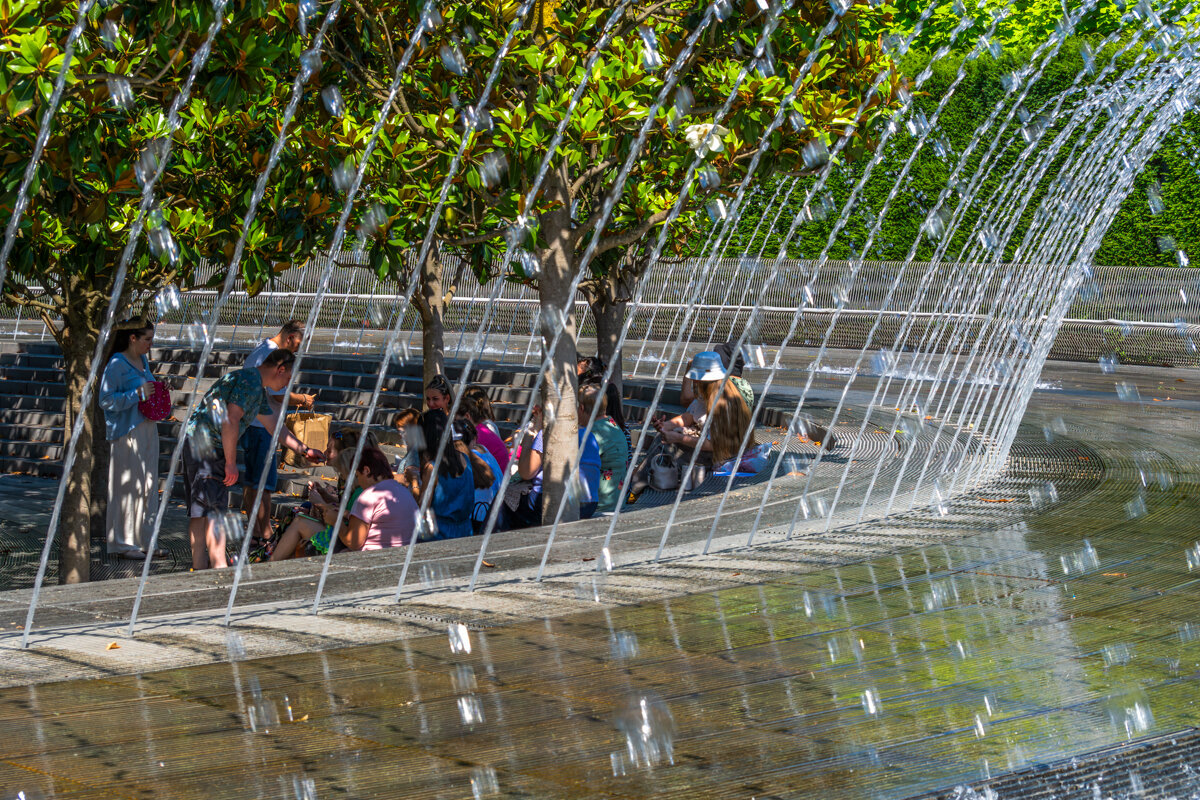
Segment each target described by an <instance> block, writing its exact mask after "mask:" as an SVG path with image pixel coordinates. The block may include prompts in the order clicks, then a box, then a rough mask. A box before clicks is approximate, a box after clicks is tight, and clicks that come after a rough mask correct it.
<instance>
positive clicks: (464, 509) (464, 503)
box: [433, 450, 475, 539]
mask: <svg viewBox="0 0 1200 800" xmlns="http://www.w3.org/2000/svg"><path fill="white" fill-rule="evenodd" d="M454 452H455V453H457V452H458V451H457V450H455V451H454ZM460 455H461V454H460ZM463 458H466V456H463ZM474 510H475V475H474V474H473V473H472V472H471V460H470V459H467V468H466V469H464V470H463V473H462V475H459V476H458V477H457V478H447V477H446V476H445V475H444V474H439V475H438V476H437V484H436V485H435V486H434V487H433V513H434V516H436V517H437V526H438V530H437V538H439V539H457V538H458V537H460V536H470V535H471V534H473V533H474V532H475V529H474V528H472V527H471V512H473V511H474Z"/></svg>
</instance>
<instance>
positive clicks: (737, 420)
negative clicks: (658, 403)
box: [625, 350, 756, 503]
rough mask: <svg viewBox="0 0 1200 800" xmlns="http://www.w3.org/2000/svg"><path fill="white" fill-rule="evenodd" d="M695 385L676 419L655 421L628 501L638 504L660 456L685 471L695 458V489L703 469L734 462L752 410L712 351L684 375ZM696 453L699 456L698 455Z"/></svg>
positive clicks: (749, 443) (692, 478)
mask: <svg viewBox="0 0 1200 800" xmlns="http://www.w3.org/2000/svg"><path fill="white" fill-rule="evenodd" d="M687 377H688V378H690V379H691V381H692V383H693V385H694V386H695V392H696V398H695V399H694V400H693V401H692V403H691V405H689V406H688V407H687V409H686V410H685V411H684V412H683V413H682V414H680V415H678V416H676V417H670V418H666V419H655V420H654V427H655V429H657V430H658V436H656V437H655V439H654V443H653V444H652V445H651V446H650V449H649V450H648V451H647V452H646V458H645V460H644V461H642V463H641V465H640V466H639V467H638V470H637V472H636V473H634V476H633V482H632V483H631V484H630V486H629V497H628V498H627V499H626V501H625V502H626V503H635V502H637V499H638V497H639V496H640V495H641V494H642V492H644V491H645V490H646V489H647V488H649V486H650V477H651V474H652V470H651V466H652V465H653V464H654V463H655V459H656V458H657V459H658V460H659V464H660V465H661V464H662V463H663V458H662V457H663V456H666V457H667V458H669V459H671V460H673V461H674V462H675V465H676V467H677V468H678V469H680V470H683V469H684V468H686V467H687V465H688V463H689V462H690V461H691V460H692V455H693V453H695V455H696V466H695V468H694V471H693V473H692V474H691V475H690V476H689V477H690V482H691V483H692V485H693V486H695V485H698V484H699V483H701V482H703V479H704V477H705V475H706V474H707V468H709V467H711V466H712V465H713V464H714V463H721V462H724V461H727V460H729V459H731V458H734V457H735V456H736V455H737V454H738V451H739V449H740V448H741V446H742V438H743V437H744V436H745V435H746V431H747V430H748V429H749V428H750V409H749V408H748V407H747V406H746V401H745V400H744V399H743V398H742V395H741V393H740V392H739V391H738V390H737V388H736V387H734V385H733V383H732V382H731V381H729V380H727V377H728V376H727V374H726V369H725V365H724V364H723V363H722V361H721V356H720V355H719V354H718V353H716V352H714V351H711V350H707V351H705V352H703V353H698V354H697V355H696V357H695V358H693V359H692V367H691V369H689V370H688V372H687ZM710 415H711V416H712V422H711V423H710V424H709V427H708V433H707V435H706V436H704V437H703V438H701V436H700V434H701V431H702V430H703V428H704V422H705V420H706V419H708V417H709V416H710ZM755 445H756V442H755V439H754V433H753V431H751V432H750V438H749V440H748V441H747V443H746V447H747V448H751V447H754V446H755ZM696 451H699V452H696Z"/></svg>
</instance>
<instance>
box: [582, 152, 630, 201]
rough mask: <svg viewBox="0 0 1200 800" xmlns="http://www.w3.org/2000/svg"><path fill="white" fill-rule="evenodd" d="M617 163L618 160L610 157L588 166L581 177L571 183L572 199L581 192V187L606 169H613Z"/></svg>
mask: <svg viewBox="0 0 1200 800" xmlns="http://www.w3.org/2000/svg"><path fill="white" fill-rule="evenodd" d="M617 163H618V162H617V160H616V159H615V158H609V159H606V160H604V161H601V162H600V163H599V164H596V165H594V166H591V167H588V168H587V169H586V170H584V172H583V174H582V175H580V176H579V178H578V179H577V180H576V181H575V182H574V183H572V184H571V189H570V193H571V199H574V198H575V195H576V194H577V193H578V192H579V190H580V189H582V188H583V187H584V186H585V185H586V184H587V182H588V181H590V180H592V179H593V178H595V177H596V176H598V175H600V174H601V173H603V172H604V171H605V170H609V169H612V168H613V167H615V166H616V165H617Z"/></svg>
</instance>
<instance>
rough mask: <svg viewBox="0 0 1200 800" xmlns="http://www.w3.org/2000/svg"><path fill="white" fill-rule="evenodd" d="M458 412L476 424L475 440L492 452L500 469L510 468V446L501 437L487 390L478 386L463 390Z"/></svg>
mask: <svg viewBox="0 0 1200 800" xmlns="http://www.w3.org/2000/svg"><path fill="white" fill-rule="evenodd" d="M458 413H459V416H466V417H467V419H469V420H471V422H472V423H474V424H475V441H476V442H478V443H479V444H480V445H482V446H483V448H484V449H485V450H487V451H488V452H489V453H491V454H492V458H494V459H496V463H497V464H499V465H500V470H501V471H504V470H506V469H508V448H507V447H506V446H505V445H504V440H503V439H501V438H500V433H499V428H497V427H496V418H495V416H494V415H493V414H492V401H491V398H489V397H488V396H487V392H486V391H484V390H483V389H482V388H480V387H478V386H472V387H470V388H469V389H467V390H466V391H465V392H463V397H462V405H460V406H459V409H458Z"/></svg>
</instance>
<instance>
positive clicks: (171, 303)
mask: <svg viewBox="0 0 1200 800" xmlns="http://www.w3.org/2000/svg"><path fill="white" fill-rule="evenodd" d="M182 305H183V296H182V295H181V294H180V292H179V287H178V286H177V285H175V284H173V283H171V284H168V285H166V286H164V287H163V288H161V289H159V290H158V293H157V294H156V295H154V310H155V311H156V312H158V317H157V318H158V319H160V320H161V319H163V318H164V317H166V316H167V315H168V314H170V313H171V312H172V311H178V310H179V309H180V308H181V307H182Z"/></svg>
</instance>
